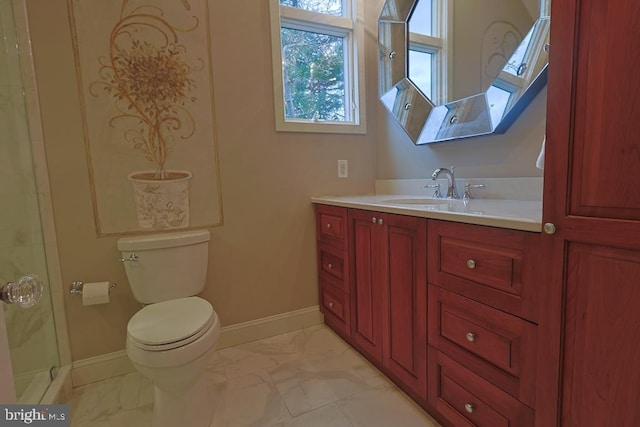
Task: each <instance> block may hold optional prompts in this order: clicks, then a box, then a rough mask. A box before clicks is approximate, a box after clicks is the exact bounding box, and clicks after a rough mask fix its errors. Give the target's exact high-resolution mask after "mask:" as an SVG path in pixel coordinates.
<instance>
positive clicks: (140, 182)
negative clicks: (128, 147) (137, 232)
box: [127, 170, 193, 230]
mask: <svg viewBox="0 0 640 427" xmlns="http://www.w3.org/2000/svg"><path fill="white" fill-rule="evenodd" d="M166 175H167V176H166V178H164V179H159V178H156V173H155V171H136V172H132V173H130V174H129V175H128V176H127V179H128V180H129V181H130V182H131V183H132V184H133V193H134V197H135V206H136V216H137V219H138V227H140V228H141V229H143V230H165V229H170V228H184V227H188V226H189V180H190V179H191V177H192V176H193V175H192V174H191V172H189V171H175V170H170V171H167V173H166Z"/></svg>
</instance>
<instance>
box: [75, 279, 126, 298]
mask: <svg viewBox="0 0 640 427" xmlns="http://www.w3.org/2000/svg"><path fill="white" fill-rule="evenodd" d="M115 287H116V284H115V283H110V284H109V293H111V289H113V288H115ZM83 288H84V282H82V281H75V282H71V289H69V293H70V294H71V295H82V289H83Z"/></svg>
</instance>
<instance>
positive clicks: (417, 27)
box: [409, 0, 433, 36]
mask: <svg viewBox="0 0 640 427" xmlns="http://www.w3.org/2000/svg"><path fill="white" fill-rule="evenodd" d="M432 11H433V6H432V0H420V1H418V2H417V4H416V7H415V9H414V10H413V13H412V14H411V18H409V31H410V32H412V33H418V34H424V35H425V36H432V35H433V14H432Z"/></svg>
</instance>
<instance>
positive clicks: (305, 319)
mask: <svg viewBox="0 0 640 427" xmlns="http://www.w3.org/2000/svg"><path fill="white" fill-rule="evenodd" d="M322 322H323V317H322V314H321V313H320V308H319V307H318V306H317V305H316V306H313V307H308V308H304V309H302V310H296V311H290V312H288V313H283V314H277V315H275V316H270V317H265V318H262V319H257V320H251V321H249V322H244V323H238V324H236V325H231V326H225V327H223V328H222V329H221V330H220V339H219V340H218V347H217V348H218V349H222V348H226V347H232V346H234V345H238V344H244V343H247V342H251V341H256V340H259V339H262V338H267V337H272V336H274V335H279V334H284V333H286V332H292V331H296V330H298V329H303V328H307V327H309V326H314V325H319V324H321V323H322ZM134 371H135V368H134V367H133V365H132V364H131V361H130V360H129V357H128V356H127V353H126V351H125V350H121V351H116V352H114V353H109V354H103V355H100V356H96V357H91V358H88V359H83V360H77V361H75V362H73V364H72V369H71V380H72V384H73V387H80V386H83V385H86V384H90V383H93V382H97V381H102V380H105V379H107V378H112V377H117V376H120V375H124V374H128V373H130V372H134Z"/></svg>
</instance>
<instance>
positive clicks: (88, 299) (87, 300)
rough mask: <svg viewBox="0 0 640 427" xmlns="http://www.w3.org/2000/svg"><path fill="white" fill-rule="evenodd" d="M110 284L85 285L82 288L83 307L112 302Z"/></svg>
mask: <svg viewBox="0 0 640 427" xmlns="http://www.w3.org/2000/svg"><path fill="white" fill-rule="evenodd" d="M110 288H111V284H110V283H109V282H94V283H85V284H84V286H83V287H82V305H95V304H106V303H108V302H109V301H110V298H109V290H110Z"/></svg>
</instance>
